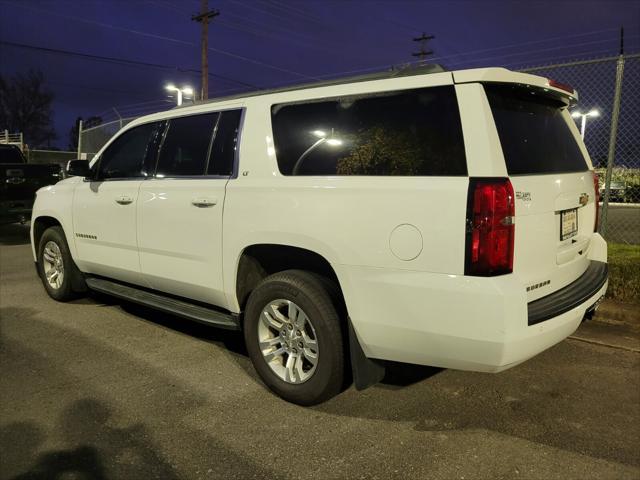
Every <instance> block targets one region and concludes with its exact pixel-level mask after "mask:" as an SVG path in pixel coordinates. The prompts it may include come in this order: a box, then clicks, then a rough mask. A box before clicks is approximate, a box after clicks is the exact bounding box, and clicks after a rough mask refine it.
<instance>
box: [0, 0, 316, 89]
mask: <svg viewBox="0 0 640 480" xmlns="http://www.w3.org/2000/svg"><path fill="white" fill-rule="evenodd" d="M0 2H1V3H5V4H9V5H12V6H14V7H20V8H25V9H27V10H31V11H34V12H38V13H45V14H47V15H54V16H57V17H61V18H66V19H70V20H75V21H78V22H84V23H88V24H91V25H96V26H99V27H104V28H111V29H114V30H119V31H124V32H127V33H131V34H135V35H141V36H144V37H148V38H153V39H156V40H166V41H170V42H174V43H179V44H181V45H189V46H195V43H193V42H188V41H186V40H181V39H178V38H172V37H166V36H162V35H156V34H153V33H148V32H142V31H139V30H132V29H129V28H124V27H119V26H117V25H110V24H108V23H101V22H96V21H94V20H87V19H85V18H80V17H73V16H69V15H62V14H60V13H57V12H52V11H49V10H42V9H39V8H33V7H31V6H26V5H23V4H14V3H10V2H7V1H6V0H0ZM209 51H212V52H216V53H219V54H221V55H226V56H228V57H232V58H236V59H238V60H243V61H245V62H249V63H253V64H254V65H260V66H262V67H265V68H270V69H272V70H277V71H280V72H283V73H288V74H290V75H295V76H297V77H302V78H308V79H310V80H319V78H318V77H313V76H310V75H305V74H304V73H300V72H296V71H294V70H289V69H286V68H282V67H278V66H276V65H272V64H270V63H267V62H262V61H260V60H256V59H253V58H248V57H245V56H243V55H239V54H236V53H232V52H229V51H226V50H222V49H220V48H212V47H209Z"/></svg>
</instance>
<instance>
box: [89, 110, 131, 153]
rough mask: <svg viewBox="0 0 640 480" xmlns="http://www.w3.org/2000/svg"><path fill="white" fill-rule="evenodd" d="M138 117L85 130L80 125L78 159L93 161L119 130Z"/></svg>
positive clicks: (121, 119) (122, 119)
mask: <svg viewBox="0 0 640 480" xmlns="http://www.w3.org/2000/svg"><path fill="white" fill-rule="evenodd" d="M135 118H136V117H131V118H120V119H118V120H115V121H113V122H107V123H102V124H100V125H98V126H95V127H91V128H87V129H83V128H82V123H80V128H79V134H78V158H82V159H87V160H91V159H92V158H93V156H94V155H95V154H96V153H98V151H100V149H101V148H102V147H103V146H104V144H105V143H107V142H108V141H109V139H110V138H111V137H113V136H114V135H115V134H116V133H117V132H118V130H120V129H121V128H122V127H124V126H125V125H126V124H127V123H129V122H131V121H132V120H135Z"/></svg>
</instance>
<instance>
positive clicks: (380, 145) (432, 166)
mask: <svg viewBox="0 0 640 480" xmlns="http://www.w3.org/2000/svg"><path fill="white" fill-rule="evenodd" d="M271 118H272V125H273V135H274V144H275V148H276V157H277V160H278V167H279V169H280V172H281V173H282V174H284V175H385V176H433V175H442V176H458V175H466V174H467V165H466V160H465V151H464V141H463V137H462V126H461V123H460V113H459V110H458V102H457V98H456V94H455V90H454V87H453V86H442V87H431V88H422V89H415V90H403V91H394V92H385V93H378V94H374V95H361V96H347V97H339V98H336V99H328V100H320V101H316V102H306V103H296V104H281V105H274V106H273V107H272V109H271Z"/></svg>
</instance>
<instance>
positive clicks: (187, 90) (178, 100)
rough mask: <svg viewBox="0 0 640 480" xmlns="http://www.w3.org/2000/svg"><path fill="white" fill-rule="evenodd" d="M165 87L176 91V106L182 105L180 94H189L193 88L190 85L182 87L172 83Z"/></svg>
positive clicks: (191, 93)
mask: <svg viewBox="0 0 640 480" xmlns="http://www.w3.org/2000/svg"><path fill="white" fill-rule="evenodd" d="M164 88H165V89H167V90H168V91H170V92H176V104H177V105H178V106H180V105H182V96H183V95H186V96H190V95H193V88H191V87H182V88H178V87H176V86H175V85H173V84H171V83H170V84H169V85H167V86H166V87H164Z"/></svg>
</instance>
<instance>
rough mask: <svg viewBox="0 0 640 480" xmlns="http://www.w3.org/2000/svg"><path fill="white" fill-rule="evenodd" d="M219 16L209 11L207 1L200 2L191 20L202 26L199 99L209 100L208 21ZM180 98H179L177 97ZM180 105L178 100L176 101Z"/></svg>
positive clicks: (218, 13) (213, 11) (218, 12)
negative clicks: (200, 88)
mask: <svg viewBox="0 0 640 480" xmlns="http://www.w3.org/2000/svg"><path fill="white" fill-rule="evenodd" d="M218 15H220V11H219V10H209V6H208V2H207V0H202V1H201V8H200V14H198V15H193V16H192V17H191V20H193V21H195V22H198V23H200V24H201V25H202V36H201V39H200V49H201V53H200V54H201V56H202V90H201V92H200V98H201V99H203V100H207V99H208V98H209V49H208V45H209V20H211V19H212V18H215V17H217V16H218ZM178 98H180V97H178ZM178 102H179V103H180V100H178Z"/></svg>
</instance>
